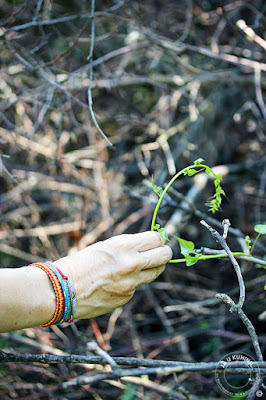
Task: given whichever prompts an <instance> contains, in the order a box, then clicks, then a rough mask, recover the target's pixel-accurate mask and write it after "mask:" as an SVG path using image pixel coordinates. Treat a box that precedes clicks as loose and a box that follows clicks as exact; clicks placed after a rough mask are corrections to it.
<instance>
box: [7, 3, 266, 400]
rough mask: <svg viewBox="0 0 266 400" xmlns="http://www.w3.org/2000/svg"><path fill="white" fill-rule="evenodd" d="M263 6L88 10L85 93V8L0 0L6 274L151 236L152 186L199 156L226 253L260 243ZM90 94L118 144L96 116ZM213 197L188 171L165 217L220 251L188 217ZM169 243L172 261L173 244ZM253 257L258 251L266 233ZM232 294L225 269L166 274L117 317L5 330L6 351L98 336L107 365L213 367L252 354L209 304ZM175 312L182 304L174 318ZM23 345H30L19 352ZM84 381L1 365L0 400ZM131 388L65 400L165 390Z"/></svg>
mask: <svg viewBox="0 0 266 400" xmlns="http://www.w3.org/2000/svg"><path fill="white" fill-rule="evenodd" d="M265 8H266V6H265V2H263V0H253V1H249V0H246V1H245V0H235V1H218V0H217V1H208V0H204V1H197V0H184V1H183V0H180V1H178V2H177V1H174V0H172V1H171V0H170V1H167V2H164V1H162V0H156V1H145V2H142V1H120V2H119V1H97V2H96V10H95V43H94V52H93V61H92V66H93V73H94V79H93V81H92V82H91V83H90V79H89V73H90V66H91V64H90V60H88V56H89V53H90V46H91V2H90V1H88V0H81V1H50V0H38V1H37V0H31V1H27V0H16V1H14V0H13V1H7V0H2V1H1V4H0V18H1V28H0V49H1V58H0V71H1V75H0V156H1V158H0V163H1V164H0V166H1V176H0V238H1V242H0V256H1V266H2V267H19V266H21V265H25V264H27V263H30V262H32V261H40V260H47V259H50V260H54V259H57V258H59V257H61V256H64V255H66V254H70V253H71V252H74V251H76V250H78V249H82V248H84V247H85V246H88V245H90V244H92V243H94V242H95V241H97V240H103V239H106V238H108V237H110V236H112V235H116V234H122V233H134V232H139V231H143V230H147V229H149V228H150V223H151V217H152V213H153V209H154V206H155V202H156V196H155V195H154V193H153V191H152V188H151V177H152V176H153V179H154V182H155V184H156V185H160V186H163V185H164V184H165V183H166V182H168V180H169V179H170V178H171V176H172V175H173V174H174V173H175V172H176V171H178V170H180V169H182V168H183V167H185V166H187V165H189V164H191V163H192V162H193V161H194V160H195V159H196V158H198V157H202V158H203V159H205V160H206V163H207V164H209V165H210V166H216V170H217V171H218V172H219V173H221V174H222V176H223V188H224V190H225V192H226V194H227V198H226V199H225V200H224V202H223V205H222V210H221V211H220V212H219V213H218V214H217V216H215V218H216V220H217V221H222V220H223V219H224V218H229V219H230V221H231V223H232V226H233V227H234V228H236V229H237V233H236V234H235V235H232V236H229V245H230V247H231V249H232V250H239V249H240V250H243V248H244V246H245V243H244V240H243V238H244V237H245V236H246V235H250V236H251V237H253V238H254V237H255V236H256V235H255V232H254V230H253V227H254V225H255V224H257V223H262V222H264V221H266V207H265V206H266V205H265V185H266V163H265V148H266V146H265V143H266V135H265V118H266V108H265V104H264V99H265V87H266V77H265V71H266V64H265V62H266V60H265V39H266V38H265V31H264V28H265ZM239 21H245V24H246V26H248V27H249V28H251V29H252V32H253V34H252V35H253V36H252V37H250V36H248V35H247V33H245V29H244V28H243V24H242V25H241V24H239ZM89 88H91V93H92V99H93V110H94V112H95V115H96V118H97V121H98V123H99V125H100V127H101V129H102V130H103V132H104V133H105V135H106V136H107V137H108V138H109V140H110V141H111V143H112V146H109V145H108V143H107V141H106V140H105V139H104V138H103V137H102V135H101V134H100V132H99V130H98V129H97V128H96V127H95V124H94V123H93V122H92V120H91V116H90V110H89V107H88V89H89ZM211 194H212V182H210V181H208V180H204V178H202V179H197V178H196V177H195V178H188V177H183V178H182V179H180V180H179V181H177V182H176V184H175V192H173V193H171V199H169V201H166V202H165V205H164V207H163V209H162V211H161V212H160V220H159V222H160V223H161V224H164V225H166V226H167V229H168V231H169V232H170V234H173V233H174V234H175V235H178V236H181V237H183V238H185V239H189V240H193V241H194V242H195V244H196V247H198V248H200V247H201V246H209V247H215V246H216V245H215V243H214V242H213V240H212V239H211V237H210V236H209V234H208V233H207V232H205V230H204V229H203V228H202V227H201V226H200V225H199V219H201V218H202V214H201V216H199V214H197V212H200V213H204V214H203V216H204V215H205V214H207V209H206V206H205V205H204V204H205V202H206V201H207V199H208V198H209V196H210V195H211ZM181 195H182V196H185V197H186V198H187V200H189V201H190V202H192V203H193V204H194V207H195V208H192V209H191V208H189V207H188V206H187V203H184V201H183V200H182V199H181V200H180V196H181ZM196 211H197V212H196ZM206 218H207V217H206ZM171 238H172V236H171ZM170 244H171V246H172V247H173V250H174V253H175V256H178V253H179V249H178V245H177V242H176V241H174V240H173V239H171V241H170ZM255 253H256V255H257V256H260V257H263V256H264V254H265V241H264V242H263V238H261V239H260V242H259V246H258V247H257V251H256V252H254V254H255ZM242 268H243V271H244V279H245V281H246V284H247V291H248V296H247V305H246V311H247V313H248V315H249V317H250V318H251V320H252V322H253V323H254V324H255V327H256V329H257V330H258V333H259V334H261V335H262V346H263V348H264V349H265V343H266V336H265V334H264V335H263V333H265V325H264V327H263V324H264V323H263V321H261V320H259V319H258V316H259V315H260V314H261V313H262V312H263V311H264V310H265V296H264V290H263V287H264V284H265V279H264V276H265V273H264V270H263V269H262V268H258V267H256V266H254V265H253V264H245V263H242ZM228 291H231V292H230V293H232V294H237V280H236V277H235V276H234V271H233V269H232V266H231V265H230V263H229V262H228V261H224V260H222V261H221V260H220V261H215V262H213V261H212V262H211V261H209V262H204V263H201V264H197V265H196V266H194V267H191V268H190V269H188V268H187V267H185V266H183V265H182V266H180V264H178V266H174V265H171V266H168V267H167V270H166V272H165V273H164V274H163V275H162V276H161V277H160V279H158V280H157V281H156V282H154V283H153V284H151V285H150V287H149V290H148V289H147V288H139V290H138V291H137V294H136V295H135V296H134V298H133V299H132V300H131V302H130V303H129V304H128V305H126V306H125V307H123V309H121V310H120V309H119V310H118V311H115V312H114V313H113V314H110V315H106V316H102V317H99V318H97V321H78V322H77V323H76V324H75V326H72V327H69V326H68V327H62V328H58V327H53V328H51V329H47V330H42V329H40V328H34V329H26V330H23V331H20V332H19V334H18V333H16V335H14V334H7V335H5V336H3V338H2V339H0V340H1V346H2V347H3V348H5V349H11V350H13V351H14V349H17V350H18V351H20V352H23V351H33V352H34V351H36V348H37V349H39V350H40V349H42V344H46V345H49V346H50V347H51V348H58V349H61V350H63V351H65V352H75V353H79V354H84V352H86V346H85V345H86V341H88V340H90V339H91V338H93V337H95V336H96V338H97V340H98V341H99V340H100V341H101V340H102V341H103V342H104V346H105V348H106V349H107V350H108V351H109V352H110V354H112V355H125V356H128V355H134V356H138V357H150V358H161V359H165V360H180V361H213V360H216V361H218V360H220V359H221V357H223V356H224V355H225V354H226V353H228V352H230V351H233V350H235V349H241V350H243V351H244V350H245V351H246V352H248V353H250V354H252V352H253V350H252V345H251V343H250V340H249V338H248V336H247V334H246V332H245V329H244V327H243V326H242V325H241V323H240V322H239V321H238V320H237V318H236V317H235V316H233V315H229V313H228V310H227V308H226V307H225V306H224V305H222V304H220V303H219V302H218V301H216V300H214V295H215V293H216V292H228ZM210 299H213V300H210ZM202 300H208V301H207V303H206V306H204V305H201V303H198V302H199V301H202ZM188 302H189V304H188ZM191 303H193V304H191ZM203 304H204V303H203ZM171 305H173V306H177V307H176V308H172V311H169V310H171V308H169V307H170V306H171ZM167 307H168V308H167ZM99 332H101V334H100V333H99ZM18 337H19V338H20V339H21V338H24V339H25V338H30V339H31V341H32V342H27V341H24V344H23V343H22V344H21V340H20V341H19V339H18ZM0 338H1V336H0ZM100 338H102V339H100ZM18 343H20V344H18ZM29 343H31V344H29ZM32 343H35V347H34V345H33V344H32ZM38 346H39V347H38ZM33 371H34V374H32V372H33ZM81 373H88V372H86V371H85V370H84V369H82V367H81V366H80V367H77V366H58V367H56V366H53V367H50V368H49V369H48V368H47V367H42V368H40V367H37V366H31V367H30V366H27V367H25V366H23V365H11V364H9V365H2V366H1V369H0V376H1V377H2V379H1V383H0V393H1V398H3V399H9V398H19V399H33V398H38V399H46V398H47V399H50V398H55V397H54V396H56V398H65V396H66V394H65V393H64V392H62V391H60V390H59V389H58V387H59V386H58V385H59V382H60V381H64V380H66V379H68V378H69V377H75V376H76V375H78V374H81ZM151 379H153V378H151ZM156 383H157V384H158V383H160V384H161V385H165V386H166V387H168V388H169V393H170V392H171V390H172V392H171V393H174V394H172V395H171V396H176V397H171V396H170V394H169V396H170V397H169V398H180V399H182V398H185V397H184V395H182V391H181V392H180V391H179V389H178V387H179V385H181V384H182V385H185V387H186V388H187V389H188V390H189V391H190V393H191V399H194V398H195V399H198V398H204V399H206V388H208V393H210V397H209V398H221V397H223V393H222V392H221V391H220V389H219V388H218V387H217V386H216V384H215V382H214V378H213V377H212V376H210V377H204V376H200V375H198V374H184V375H182V376H180V377H178V378H176V379H174V378H173V377H171V376H170V377H167V378H166V377H165V378H163V380H162V381H160V382H158V381H156V382H154V385H155V384H156ZM125 385H126V384H125V383H122V381H121V382H120V383H119V384H117V386H115V385H112V384H107V383H101V384H98V386H97V385H96V387H91V388H89V387H83V388H79V389H75V390H74V389H73V391H72V392H71V393H68V395H67V396H68V397H67V398H69V399H70V398H71V399H83V398H84V399H87V398H94V399H100V398H103V399H113V398H114V399H115V398H119V396H121V399H124V398H132V399H144V398H145V399H158V398H161V397H163V396H164V395H163V394H162V393H158V391H157V392H156V390H152V389H148V388H145V387H143V386H142V385H141V384H140V383H139V384H138V385H137V386H133V390H132V387H131V386H129V387H126V386H125ZM170 389H171V390H170ZM204 393H205V394H204ZM34 396H35V397H34ZM130 396H131V397H130ZM178 396H179V397H178ZM182 396H183V397H182ZM202 396H204V397H202ZM211 396H212V397H211Z"/></svg>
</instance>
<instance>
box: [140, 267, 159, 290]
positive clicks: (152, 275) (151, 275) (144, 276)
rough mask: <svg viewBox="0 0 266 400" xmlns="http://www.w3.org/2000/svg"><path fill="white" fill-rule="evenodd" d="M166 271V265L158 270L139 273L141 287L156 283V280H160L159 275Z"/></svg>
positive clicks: (153, 269)
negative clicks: (145, 284)
mask: <svg viewBox="0 0 266 400" xmlns="http://www.w3.org/2000/svg"><path fill="white" fill-rule="evenodd" d="M164 270H165V265H161V266H160V267H157V268H151V269H146V270H144V271H141V272H140V273H139V282H140V283H139V285H142V284H144V283H150V282H152V281H154V280H155V279H156V278H158V276H159V275H161V274H162V273H163V271H164Z"/></svg>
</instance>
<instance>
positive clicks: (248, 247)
mask: <svg viewBox="0 0 266 400" xmlns="http://www.w3.org/2000/svg"><path fill="white" fill-rule="evenodd" d="M245 242H246V244H247V250H248V252H249V253H250V250H251V240H250V237H249V236H246V237H245Z"/></svg>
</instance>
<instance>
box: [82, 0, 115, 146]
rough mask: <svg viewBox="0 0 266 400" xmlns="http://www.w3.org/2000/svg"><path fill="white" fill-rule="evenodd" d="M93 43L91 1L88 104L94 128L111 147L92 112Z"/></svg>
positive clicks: (93, 24) (92, 2) (93, 28)
mask: <svg viewBox="0 0 266 400" xmlns="http://www.w3.org/2000/svg"><path fill="white" fill-rule="evenodd" d="M94 42H95V0H91V45H90V53H89V56H88V60H89V61H90V67H89V78H90V82H89V87H88V104H89V110H90V115H91V118H92V120H93V122H94V125H95V126H96V128H97V129H98V131H99V132H100V134H101V135H102V136H103V138H104V139H105V140H106V141H107V143H108V144H109V145H110V146H112V143H111V142H110V140H109V139H108V137H107V136H106V135H105V133H104V132H103V131H102V129H101V128H100V126H99V124H98V122H97V119H96V117H95V113H94V111H93V102H92V93H91V89H92V81H93V66H92V63H93V50H94Z"/></svg>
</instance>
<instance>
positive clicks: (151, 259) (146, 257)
mask: <svg viewBox="0 0 266 400" xmlns="http://www.w3.org/2000/svg"><path fill="white" fill-rule="evenodd" d="M139 255H140V263H141V270H145V269H149V268H155V267H158V266H159V265H164V264H166V263H167V262H168V261H169V260H171V258H172V256H173V252H172V249H171V248H170V247H169V246H166V245H165V246H163V247H157V248H156V249H152V250H148V251H144V252H141V253H139Z"/></svg>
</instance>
